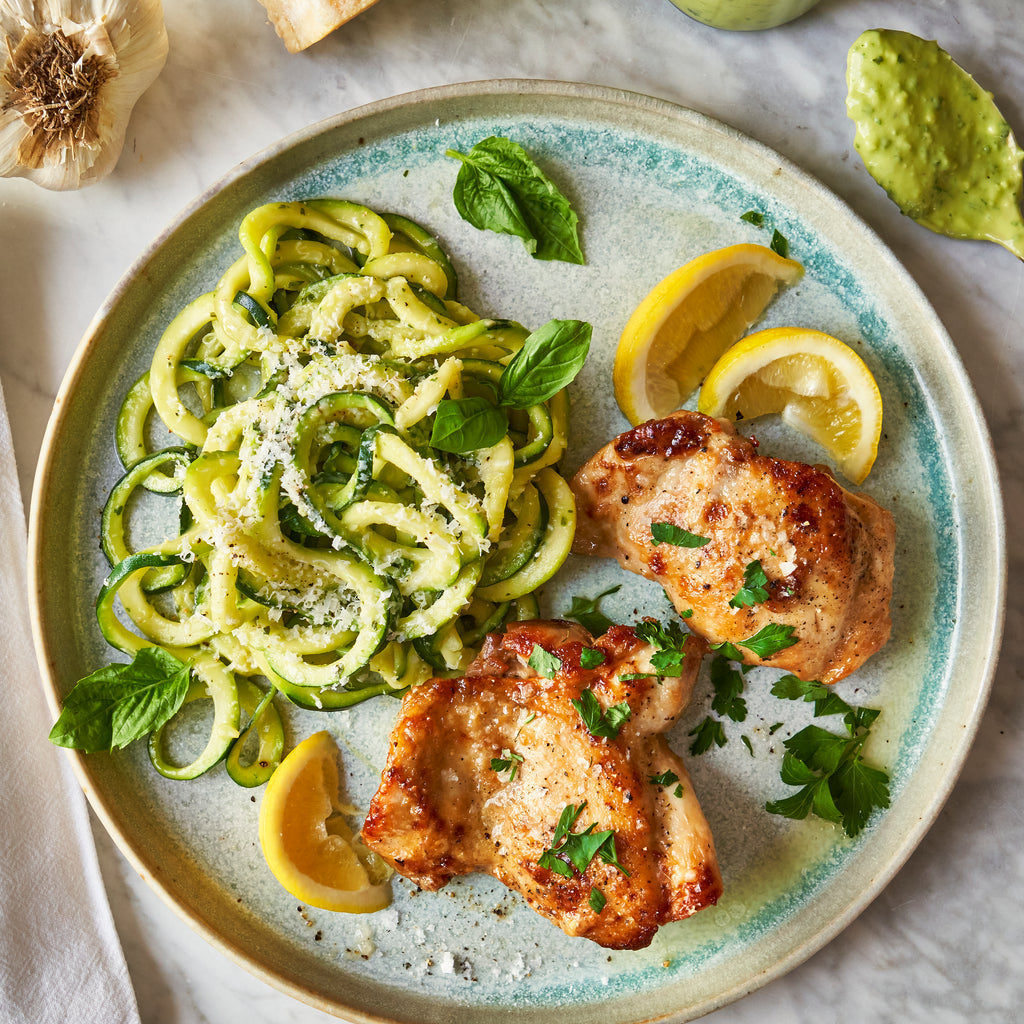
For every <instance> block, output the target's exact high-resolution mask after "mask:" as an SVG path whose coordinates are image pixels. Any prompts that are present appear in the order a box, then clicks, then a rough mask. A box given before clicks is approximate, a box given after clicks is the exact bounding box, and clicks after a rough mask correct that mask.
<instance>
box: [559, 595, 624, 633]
mask: <svg viewBox="0 0 1024 1024" xmlns="http://www.w3.org/2000/svg"><path fill="white" fill-rule="evenodd" d="M621 589H622V588H621V587H609V588H608V589H607V590H603V591H601V593H600V594H598V595H597V597H580V596H579V595H576V596H574V597H573V599H572V604H571V605H570V606H569V610H568V611H567V612H566V613H565V617H566V618H567V619H575V620H576V621H577V622H578V623H579V624H580V625H581V626H582V627H583V628H584V629H585V630H587V632H588V633H590V635H591V636H604V634H605V633H607V632H608V630H609V629H611V628H612V626H614V625H615V623H614V622H612V620H611V619H609V618H608V616H607V615H605V613H604V612H603V611H601V598H602V597H608V596H609V595H610V594H616V593H618V592H619V591H620V590H621Z"/></svg>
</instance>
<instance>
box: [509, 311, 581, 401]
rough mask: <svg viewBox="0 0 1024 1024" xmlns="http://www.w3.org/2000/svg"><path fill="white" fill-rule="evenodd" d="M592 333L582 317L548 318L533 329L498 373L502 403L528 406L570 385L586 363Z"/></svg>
mask: <svg viewBox="0 0 1024 1024" xmlns="http://www.w3.org/2000/svg"><path fill="white" fill-rule="evenodd" d="M592 333H593V328H592V327H591V326H590V324H588V323H584V322H583V321H582V320H549V321H548V322H547V323H546V324H545V325H544V326H543V327H540V328H538V329H537V330H536V331H534V332H533V333H532V334H531V335H530V336H529V337H528V338H527V339H526V342H525V343H524V344H523V347H522V348H521V349H520V350H519V351H518V352H517V353H516V354H515V355H514V356H513V357H512V361H511V362H510V363H509V364H508V366H506V367H505V370H504V372H503V373H502V375H501V379H500V381H499V382H498V397H499V400H500V402H501V404H502V405H508V406H511V407H512V408H513V409H528V408H529V407H530V406H531V405H538V404H539V403H541V402H546V401H547V400H548V399H549V398H551V397H552V396H553V395H555V394H557V393H558V392H559V391H561V390H562V388H564V387H565V386H566V385H567V384H570V383H571V382H572V381H573V380H574V379H575V377H576V374H578V373H579V372H580V370H581V369H582V367H583V364H584V362H586V359H587V353H588V352H589V351H590V337H591V334H592Z"/></svg>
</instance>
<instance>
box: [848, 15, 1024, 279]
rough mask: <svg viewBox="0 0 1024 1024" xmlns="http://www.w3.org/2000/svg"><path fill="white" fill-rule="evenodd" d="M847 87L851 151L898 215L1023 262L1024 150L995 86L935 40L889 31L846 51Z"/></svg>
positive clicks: (864, 37) (872, 34)
mask: <svg viewBox="0 0 1024 1024" xmlns="http://www.w3.org/2000/svg"><path fill="white" fill-rule="evenodd" d="M846 84H847V90H848V91H847V97H846V109H847V113H848V114H849V115H850V117H851V118H852V119H853V121H854V122H855V123H856V125H857V134H856V138H855V140H854V145H855V146H856V149H857V152H858V153H859V154H860V156H861V159H862V160H863V161H864V166H865V167H867V169H868V171H869V172H870V173H871V176H872V177H873V178H874V179H875V180H876V181H877V182H878V184H879V185H881V186H882V188H884V189H885V191H886V192H887V193H888V194H889V197H890V198H891V199H892V200H893V202H894V203H896V205H897V206H899V208H900V210H902V211H903V213H905V214H906V215H907V216H908V217H912V218H913V219H914V220H916V221H917V222H918V223H919V224H922V225H924V227H926V228H930V229H931V230H932V231H937V232H938V233H939V234H943V235H949V236H951V237H952V238H978V239H986V240H988V241H992V242H998V243H999V244H1000V245H1003V246H1005V247H1006V248H1007V249H1009V250H1010V252H1012V253H1013V254H1014V255H1016V256H1018V257H1019V258H1020V259H1024V219H1022V218H1021V210H1020V204H1021V191H1022V179H1021V159H1022V157H1024V153H1022V151H1021V150H1020V148H1019V147H1018V146H1017V143H1016V140H1015V139H1014V137H1013V133H1012V132H1011V131H1010V126H1009V125H1008V124H1007V123H1006V119H1005V118H1004V117H1003V116H1002V114H1000V113H999V110H998V109H997V107H996V105H995V103H994V102H993V100H992V94H991V93H988V92H985V91H984V90H983V89H981V88H980V87H979V86H978V84H977V82H975V81H974V79H973V78H971V76H970V75H969V74H967V72H966V71H964V70H963V69H962V68H961V67H960V66H959V65H957V64H956V63H954V61H953V59H952V58H951V57H950V56H949V54H948V53H946V51H945V50H943V49H942V48H941V47H940V46H939V45H938V44H937V43H934V42H929V41H928V40H925V39H920V38H919V37H918V36H915V35H911V34H910V33H909V32H895V31H889V30H887V29H872V30H870V31H868V32H865V33H864V34H863V35H861V36H860V38H859V39H857V41H856V42H855V43H854V44H853V46H852V47H851V48H850V53H849V57H848V61H847V72H846Z"/></svg>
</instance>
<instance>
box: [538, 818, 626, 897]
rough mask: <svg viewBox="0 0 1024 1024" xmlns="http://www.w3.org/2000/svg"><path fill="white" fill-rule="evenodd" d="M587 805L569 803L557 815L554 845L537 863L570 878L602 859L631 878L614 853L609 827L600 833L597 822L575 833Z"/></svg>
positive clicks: (611, 832)
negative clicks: (591, 863)
mask: <svg viewBox="0 0 1024 1024" xmlns="http://www.w3.org/2000/svg"><path fill="white" fill-rule="evenodd" d="M586 806H587V801H586V800H584V801H583V802H582V803H581V804H579V805H578V806H577V805H576V804H566V806H565V808H564V809H563V811H562V813H561V814H560V815H559V816H558V824H556V825H555V834H554V837H553V839H552V840H551V846H550V847H549V848H548V849H547V850H545V851H544V852H543V853H542V854H541V855H540V857H539V858H538V860H537V863H538V864H539V865H540V866H541V867H542V868H548V869H550V870H551V871H554V872H555V873H556V874H559V875H562V876H563V877H564V878H571V877H572V875H573V871H574V870H575V871H576V872H578V873H579V874H581V875H582V874H584V873H585V872H586V870H587V868H588V867H590V862H591V861H592V860H593V859H594V858H595V857H600V858H601V859H602V860H603V861H604V862H605V863H606V864H611V865H612V867H615V868H618V870H619V871H621V872H622V873H623V874H624V875H627V876H628V875H629V872H628V871H627V870H626V869H625V868H624V867H623V866H622V865H621V864H620V863H619V858H618V854H617V853H616V852H615V833H614V832H613V831H612V830H611V829H610V828H609V829H604V830H603V831H601V832H597V831H595V829H596V828H597V822H592V823H591V824H590V825H588V826H587V828H586V829H584V830H583V831H582V832H573V831H572V828H573V826H574V825H575V824H576V821H577V819H578V818H579V816H580V815H581V814H582V813H583V809H584V808H585V807H586ZM592 905H593V904H592ZM602 906H603V904H602ZM595 909H596V908H595Z"/></svg>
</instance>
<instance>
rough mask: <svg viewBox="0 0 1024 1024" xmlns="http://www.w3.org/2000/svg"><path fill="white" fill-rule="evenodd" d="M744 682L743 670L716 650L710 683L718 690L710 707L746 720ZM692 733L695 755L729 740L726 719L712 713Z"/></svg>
mask: <svg viewBox="0 0 1024 1024" xmlns="http://www.w3.org/2000/svg"><path fill="white" fill-rule="evenodd" d="M744 683H745V681H744V678H743V673H742V672H741V671H740V670H739V669H736V668H733V667H732V665H731V664H730V662H729V659H728V658H727V657H725V656H724V655H721V654H716V655H715V656H714V658H712V659H711V685H712V686H713V687H714V690H715V694H714V696H713V697H712V698H711V710H712V711H714V712H715V714H717V715H721V716H722V717H723V718H729V719H731V720H732V721H734V722H742V721H745V720H746V717H747V702H746V701H745V700H744V699H743V697H742V694H743V687H744ZM689 735H690V736H693V737H694V741H693V743H692V744H691V745H690V753H691V754H694V755H697V754H705V753H707V752H708V751H709V750H710V749H711V748H712V747H713V746H718V747H724V746H725V744H726V742H727V739H726V735H725V725H724V723H723V722H722V721H721V720H720V719H716V718H712V717H711V715H708V716H707V717H706V718H704V720H703V721H702V722H701V723H700V724H699V725H697V726H696V727H695V728H693V729H691V730H690V733H689Z"/></svg>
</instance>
